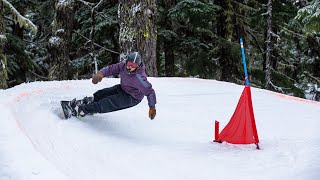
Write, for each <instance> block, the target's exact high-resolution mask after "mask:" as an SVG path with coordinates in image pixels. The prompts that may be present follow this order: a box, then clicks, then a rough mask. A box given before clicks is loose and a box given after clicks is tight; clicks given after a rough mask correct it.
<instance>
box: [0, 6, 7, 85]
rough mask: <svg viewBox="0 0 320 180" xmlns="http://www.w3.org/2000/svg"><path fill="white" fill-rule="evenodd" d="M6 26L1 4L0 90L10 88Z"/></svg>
mask: <svg viewBox="0 0 320 180" xmlns="http://www.w3.org/2000/svg"><path fill="white" fill-rule="evenodd" d="M5 33H6V32H5V26H4V4H3V2H0V89H6V88H8V83H7V79H8V70H7V57H6V55H5V53H4V46H5V43H6V34H5Z"/></svg>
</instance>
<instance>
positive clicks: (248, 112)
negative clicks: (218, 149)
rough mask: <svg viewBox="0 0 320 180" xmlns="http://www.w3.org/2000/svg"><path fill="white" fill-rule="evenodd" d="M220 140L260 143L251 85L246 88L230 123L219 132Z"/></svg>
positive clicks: (236, 142)
mask: <svg viewBox="0 0 320 180" xmlns="http://www.w3.org/2000/svg"><path fill="white" fill-rule="evenodd" d="M219 141H226V142H229V143H232V144H252V143H255V144H258V143H259V138H258V133H257V128H256V123H255V119H254V114H253V108H252V99H251V90H250V86H246V87H245V88H244V90H243V92H242V94H241V97H240V100H239V102H238V105H237V108H236V110H235V112H234V113H233V115H232V117H231V119H230V121H229V123H228V124H227V125H226V127H225V128H224V129H223V130H222V131H221V133H220V134H219Z"/></svg>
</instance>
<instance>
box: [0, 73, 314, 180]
mask: <svg viewBox="0 0 320 180" xmlns="http://www.w3.org/2000/svg"><path fill="white" fill-rule="evenodd" d="M119 81H120V80H119V79H116V78H105V79H104V80H103V81H102V82H101V83H99V84H97V85H93V84H92V83H91V80H73V81H53V82H34V83H27V84H22V85H19V86H16V87H13V88H11V89H7V90H0V179H1V180H44V179H45V180H57V179H59V180H75V179H76V180H105V179H112V180H129V179H130V180H142V179H146V180H150V179H152V180H182V179H183V180H212V179H217V180H234V179H237V180H242V179H243V180H256V179H259V180H271V179H272V180H277V179H279V180H280V179H281V180H284V179H290V180H317V179H320V132H319V129H320V103H318V102H314V101H308V100H304V99H299V98H294V97H290V96H286V95H281V94H277V93H273V92H270V91H266V90H261V89H257V88H252V89H251V92H252V101H253V108H254V114H255V120H256V125H257V130H258V135H259V139H260V143H259V145H260V147H261V150H256V149H255V145H254V144H252V145H234V144H229V143H225V142H224V143H222V144H219V143H214V142H212V140H213V139H214V121H215V120H218V121H219V122H220V131H221V130H222V129H223V127H225V125H226V124H227V123H228V122H229V120H230V118H231V116H232V114H233V112H234V110H235V107H236V105H237V102H238V100H239V98H240V95H241V93H242V90H243V88H244V86H240V85H235V84H231V83H225V82H219V81H215V80H203V79H195V78H149V81H150V82H151V83H152V84H153V88H154V89H155V91H156V94H157V101H158V103H157V104H156V109H157V116H156V118H155V119H154V120H150V119H149V118H148V110H149V107H148V105H147V100H146V98H144V100H143V101H142V102H141V103H140V104H139V105H137V106H135V107H133V108H130V109H126V110H122V111H117V112H113V113H107V114H95V115H91V116H86V117H84V118H75V117H72V118H71V119H68V120H64V118H63V114H62V110H61V108H60V100H71V99H73V98H77V99H79V98H83V97H84V96H92V94H93V93H94V92H95V91H97V90H99V89H102V88H106V87H111V86H113V85H116V84H118V83H119Z"/></svg>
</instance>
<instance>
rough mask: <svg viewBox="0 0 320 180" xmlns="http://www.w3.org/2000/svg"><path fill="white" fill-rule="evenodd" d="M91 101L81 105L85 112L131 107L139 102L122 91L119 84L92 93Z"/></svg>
mask: <svg viewBox="0 0 320 180" xmlns="http://www.w3.org/2000/svg"><path fill="white" fill-rule="evenodd" d="M93 98H94V100H93V102H92V103H90V104H87V105H85V106H84V107H83V111H84V112H85V113H108V112H112V111H118V110H121V109H126V108H130V107H133V106H135V105H137V104H139V103H140V102H141V100H137V99H135V98H133V97H132V96H131V95H129V94H128V93H126V92H124V91H123V90H122V88H121V86H120V84H118V85H115V86H113V87H110V88H105V89H101V90H99V91H97V92H95V93H94V94H93Z"/></svg>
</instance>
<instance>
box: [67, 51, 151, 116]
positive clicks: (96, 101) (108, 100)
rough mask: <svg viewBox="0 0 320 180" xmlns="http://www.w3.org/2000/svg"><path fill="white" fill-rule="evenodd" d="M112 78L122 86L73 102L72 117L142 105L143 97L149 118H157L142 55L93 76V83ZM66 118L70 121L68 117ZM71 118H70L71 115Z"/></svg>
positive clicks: (129, 57)
mask: <svg viewBox="0 0 320 180" xmlns="http://www.w3.org/2000/svg"><path fill="white" fill-rule="evenodd" d="M113 75H120V84H118V85H115V86H113V87H110V88H105V89H101V90H98V91H97V92H95V93H94V94H93V97H85V98H84V99H82V100H76V99H74V100H72V101H70V102H69V107H71V108H70V110H71V115H72V116H85V115H87V114H94V113H108V112H112V111H118V110H122V109H126V108H130V107H133V106H135V105H137V104H139V103H140V102H141V101H142V99H143V97H144V96H147V99H148V105H149V118H150V119H151V120H152V119H154V117H155V116H156V108H155V104H156V94H155V91H154V89H153V88H152V85H151V84H150V83H149V82H148V80H147V76H146V73H145V66H144V64H143V63H142V59H141V56H140V55H139V53H138V52H132V53H129V55H128V56H127V58H126V60H125V61H124V62H120V63H117V64H112V65H109V66H106V67H104V68H102V69H101V70H100V71H99V72H98V73H96V74H95V75H94V76H93V77H92V83H93V84H97V83H99V82H101V80H102V79H103V78H104V77H109V76H113ZM61 104H62V102H61ZM65 114H66V113H65ZM65 116H66V118H68V117H67V115H65ZM69 117H71V116H70V115H69Z"/></svg>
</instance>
